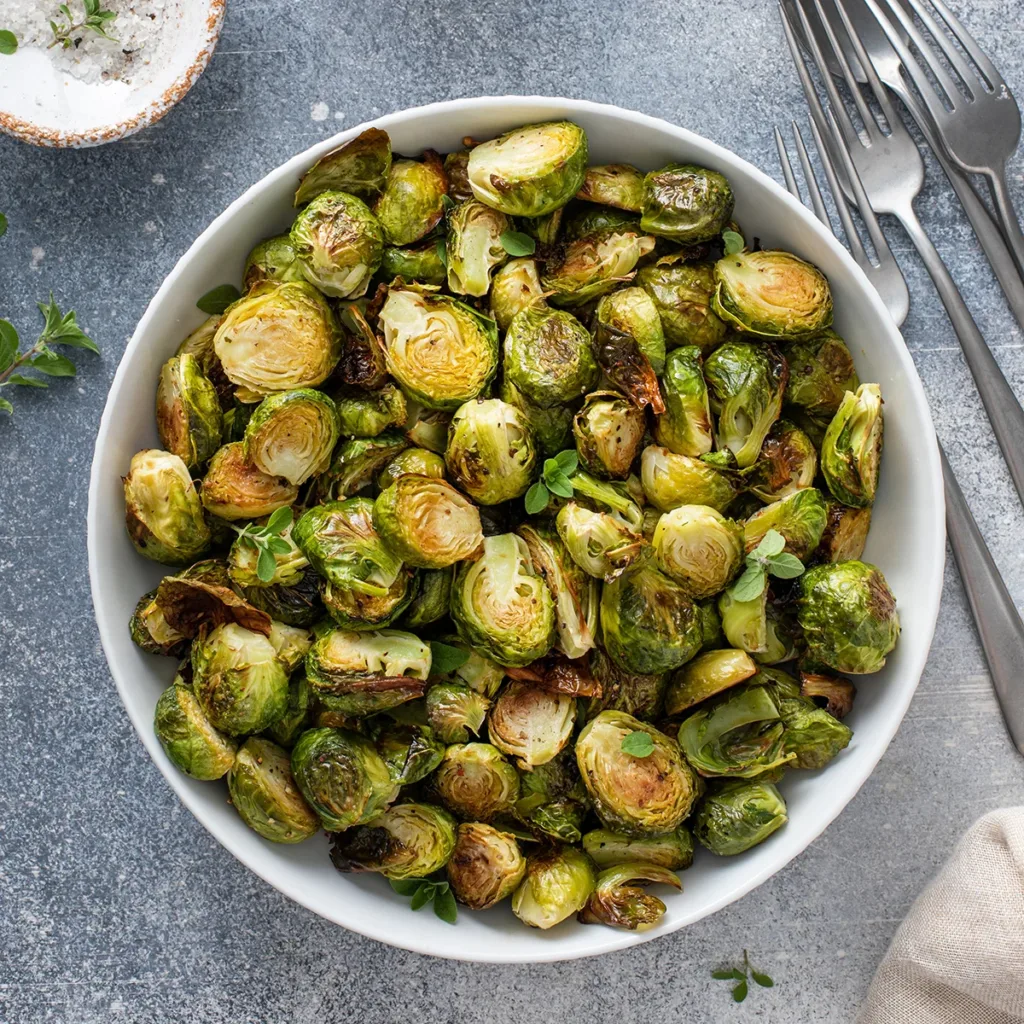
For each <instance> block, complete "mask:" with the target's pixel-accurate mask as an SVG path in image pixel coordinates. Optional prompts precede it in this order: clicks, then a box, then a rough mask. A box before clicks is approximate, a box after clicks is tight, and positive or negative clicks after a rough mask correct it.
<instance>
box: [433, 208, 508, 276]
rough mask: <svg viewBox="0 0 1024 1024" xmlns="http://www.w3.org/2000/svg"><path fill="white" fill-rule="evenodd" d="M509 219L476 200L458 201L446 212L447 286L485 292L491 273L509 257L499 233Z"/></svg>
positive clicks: (506, 226)
mask: <svg viewBox="0 0 1024 1024" xmlns="http://www.w3.org/2000/svg"><path fill="white" fill-rule="evenodd" d="M510 226H511V224H510V221H509V219H508V218H507V217H506V216H505V215H504V214H503V213H500V212H499V211H497V210H494V209H492V208H491V207H489V206H484V204H483V203H478V202H476V201H475V200H472V199H471V200H470V201H469V202H468V203H461V204H460V205H459V206H457V207H456V208H455V209H454V210H453V211H452V212H451V213H450V214H449V216H448V241H447V249H448V287H449V288H450V289H451V290H452V291H453V292H456V293H457V294H459V295H477V296H480V295H486V294H487V291H488V289H489V288H490V287H491V274H492V272H493V271H494V268H495V267H500V266H501V264H502V263H504V262H505V260H507V259H508V253H507V252H506V251H505V247H504V246H503V245H502V244H501V236H502V235H503V234H504V233H505V232H506V231H508V230H509V229H510Z"/></svg>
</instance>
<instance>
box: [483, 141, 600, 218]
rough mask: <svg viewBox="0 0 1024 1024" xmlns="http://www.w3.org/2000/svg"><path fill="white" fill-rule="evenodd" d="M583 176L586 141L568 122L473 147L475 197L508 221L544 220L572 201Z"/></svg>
mask: <svg viewBox="0 0 1024 1024" xmlns="http://www.w3.org/2000/svg"><path fill="white" fill-rule="evenodd" d="M586 171H587V136H586V133H585V132H584V131H583V129H582V128H581V127H580V126H579V125H577V124H573V123H572V122H571V121H549V122H546V123H544V124H530V125H525V126H524V127H522V128H516V129H514V130H513V131H510V132H506V133H505V134H504V135H500V136H499V137H498V138H496V139H492V140H491V141H490V142H484V143H481V144H480V145H479V146H474V147H473V149H471V150H470V153H469V161H468V164H467V167H466V173H467V176H468V178H469V185H470V188H472V190H473V195H474V196H475V197H476V198H477V199H478V200H479V201H480V202H481V203H484V204H485V205H487V206H491V207H493V208H494V209H495V210H500V211H501V212H502V213H507V214H508V215H509V216H512V217H542V216H544V214H547V213H551V212H552V211H553V210H557V209H558V207H560V206H565V204H566V203H567V202H568V201H569V200H570V199H572V197H573V196H574V195H576V193H577V192H578V191H579V189H580V186H581V185H582V184H583V180H584V176H585V175H586Z"/></svg>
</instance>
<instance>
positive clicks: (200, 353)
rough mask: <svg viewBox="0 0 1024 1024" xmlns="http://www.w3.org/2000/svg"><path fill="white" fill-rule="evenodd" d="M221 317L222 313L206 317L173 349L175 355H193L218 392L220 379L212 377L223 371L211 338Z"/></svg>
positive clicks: (221, 374) (221, 373)
mask: <svg viewBox="0 0 1024 1024" xmlns="http://www.w3.org/2000/svg"><path fill="white" fill-rule="evenodd" d="M223 319H224V317H223V315H222V314H218V315H216V316H209V317H207V318H206V319H205V320H204V321H203V322H202V323H201V324H200V325H199V326H198V327H197V328H196V329H195V330H194V331H193V332H192V333H191V334H190V335H188V337H186V338H185V339H184V340H183V341H182V342H181V344H180V345H179V346H178V347H177V348H176V349H175V351H174V354H175V355H177V356H183V355H190V356H195V357H196V359H198V360H199V367H200V369H201V370H202V371H203V373H205V374H206V376H207V377H209V378H210V379H211V380H212V381H214V384H215V385H216V386H217V389H218V393H219V391H220V383H221V381H220V380H219V379H217V380H215V379H214V378H215V377H217V378H220V377H223V374H224V371H223V369H221V366H220V360H218V359H217V355H216V353H215V352H214V350H213V339H214V336H215V335H216V334H217V328H218V327H220V322H221V320H223Z"/></svg>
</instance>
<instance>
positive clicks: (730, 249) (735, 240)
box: [722, 231, 747, 256]
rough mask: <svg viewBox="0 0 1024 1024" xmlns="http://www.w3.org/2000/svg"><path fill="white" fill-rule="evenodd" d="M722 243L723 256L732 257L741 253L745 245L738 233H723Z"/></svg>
mask: <svg viewBox="0 0 1024 1024" xmlns="http://www.w3.org/2000/svg"><path fill="white" fill-rule="evenodd" d="M722 241H723V242H724V243H725V255H726V256H732V255H734V254H735V253H738V252H743V250H744V249H745V248H746V246H747V243H746V242H745V241H744V240H743V236H742V235H741V234H740V233H739V232H738V231H723V232H722Z"/></svg>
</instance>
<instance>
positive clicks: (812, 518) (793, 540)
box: [743, 487, 826, 562]
mask: <svg viewBox="0 0 1024 1024" xmlns="http://www.w3.org/2000/svg"><path fill="white" fill-rule="evenodd" d="M825 519H826V508H825V499H824V498H823V497H822V496H821V491H819V490H818V489H817V488H815V487H805V488H803V489H802V490H799V491H793V492H792V493H790V494H787V495H786V497H784V498H780V499H779V500H778V501H774V502H772V504H770V505H765V507H764V508H763V509H761V510H760V511H759V512H755V513H754V514H753V515H752V516H751V517H750V518H749V519H748V520H747V521H746V522H745V523H744V524H743V546H744V548H745V550H746V551H747V552H750V551H753V550H754V548H756V547H757V546H758V544H760V543H761V541H762V540H764V536H765V534H766V533H767V532H768V531H769V530H775V531H776V532H777V533H781V534H782V536H783V537H785V539H786V547H785V549H784V550H786V551H788V552H789V553H790V554H791V555H796V557H797V558H799V559H800V561H801V562H806V561H807V559H808V558H810V557H811V555H813V554H814V552H815V550H816V548H817V547H818V543H819V542H820V541H821V534H822V531H823V530H824V529H825Z"/></svg>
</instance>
